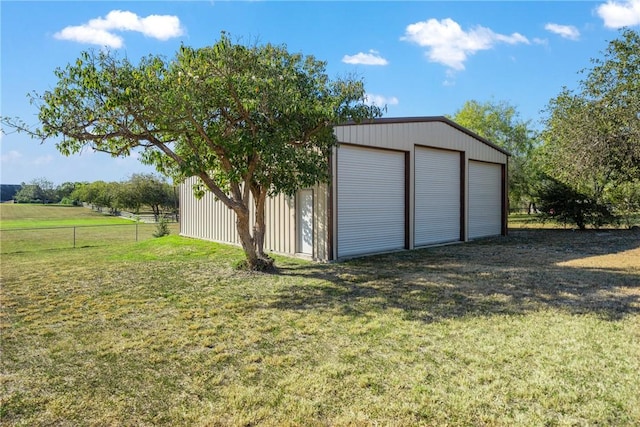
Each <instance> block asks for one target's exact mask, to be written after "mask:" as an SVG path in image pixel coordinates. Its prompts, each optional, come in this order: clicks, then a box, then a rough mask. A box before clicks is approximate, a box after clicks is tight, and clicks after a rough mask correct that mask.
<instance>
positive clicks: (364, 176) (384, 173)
mask: <svg viewBox="0 0 640 427" xmlns="http://www.w3.org/2000/svg"><path fill="white" fill-rule="evenodd" d="M337 162H338V167H337V182H338V185H337V225H338V227H337V254H338V258H344V257H350V256H356V255H363V254H369V253H376V252H385V251H391V250H396V249H403V248H405V246H406V243H405V241H406V239H405V236H406V231H405V228H406V227H405V222H406V218H405V212H406V196H405V180H406V178H405V153H404V152H401V151H392V150H382V149H373V148H364V147H355V146H350V145H341V146H340V149H339V151H338V155H337Z"/></svg>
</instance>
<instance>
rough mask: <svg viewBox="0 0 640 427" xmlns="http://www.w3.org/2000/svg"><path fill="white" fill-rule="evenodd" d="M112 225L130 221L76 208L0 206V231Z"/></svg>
mask: <svg viewBox="0 0 640 427" xmlns="http://www.w3.org/2000/svg"><path fill="white" fill-rule="evenodd" d="M113 224H131V221H130V220H127V219H124V218H119V217H115V216H111V215H105V214H102V213H100V212H96V211H93V210H91V209H87V208H84V207H78V206H60V205H36V204H13V203H3V204H0V230H11V229H16V228H47V227H69V226H95V225H113Z"/></svg>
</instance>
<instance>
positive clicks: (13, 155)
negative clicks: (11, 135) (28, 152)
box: [1, 150, 22, 163]
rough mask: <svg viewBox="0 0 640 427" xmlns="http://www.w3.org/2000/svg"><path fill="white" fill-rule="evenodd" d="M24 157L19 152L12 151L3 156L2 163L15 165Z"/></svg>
mask: <svg viewBox="0 0 640 427" xmlns="http://www.w3.org/2000/svg"><path fill="white" fill-rule="evenodd" d="M21 157H22V154H21V153H20V152H19V151H16V150H11V151H9V152H8V153H4V154H3V155H2V156H1V160H2V163H13V162H16V161H18V160H20V158H21Z"/></svg>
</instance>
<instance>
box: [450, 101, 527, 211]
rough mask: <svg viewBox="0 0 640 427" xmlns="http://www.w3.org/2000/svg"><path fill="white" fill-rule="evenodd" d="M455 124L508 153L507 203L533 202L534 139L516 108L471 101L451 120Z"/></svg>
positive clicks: (495, 103) (494, 103)
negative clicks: (509, 157)
mask: <svg viewBox="0 0 640 427" xmlns="http://www.w3.org/2000/svg"><path fill="white" fill-rule="evenodd" d="M451 119H452V120H453V121H455V122H456V123H458V124H460V125H462V126H464V127H466V128H468V129H469V130H471V131H473V132H475V133H477V134H478V135H480V136H481V137H483V138H485V139H487V140H489V141H491V142H493V143H495V144H496V145H498V146H500V147H502V148H504V149H505V150H507V151H509V153H511V159H510V160H509V204H510V205H511V207H514V206H521V205H522V204H523V203H525V202H529V203H531V201H532V197H533V196H532V187H531V184H532V182H533V175H534V173H535V167H534V165H533V164H532V153H533V151H534V149H535V147H536V140H535V136H534V135H533V132H532V130H531V129H529V122H526V121H522V120H520V118H519V113H518V111H517V109H516V108H515V107H514V106H512V105H510V104H509V103H508V102H505V101H502V102H494V101H487V102H484V103H481V102H478V101H475V100H471V101H467V102H465V104H464V105H463V106H462V108H460V109H459V110H458V111H456V113H455V114H454V115H453V116H452V117H451Z"/></svg>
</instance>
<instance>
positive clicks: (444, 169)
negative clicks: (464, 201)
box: [414, 147, 461, 246]
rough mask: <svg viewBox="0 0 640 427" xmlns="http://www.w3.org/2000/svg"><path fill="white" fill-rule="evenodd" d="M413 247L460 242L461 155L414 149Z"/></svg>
mask: <svg viewBox="0 0 640 427" xmlns="http://www.w3.org/2000/svg"><path fill="white" fill-rule="evenodd" d="M414 158H415V219H414V220H415V228H414V233H415V234H414V245H415V246H426V245H432V244H437V243H445V242H453V241H458V240H461V235H460V234H461V230H460V229H461V227H460V224H461V221H460V218H461V203H460V180H461V173H460V164H461V160H460V152H457V151H451V150H441V149H435V148H424V147H416V148H415V157H414Z"/></svg>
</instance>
